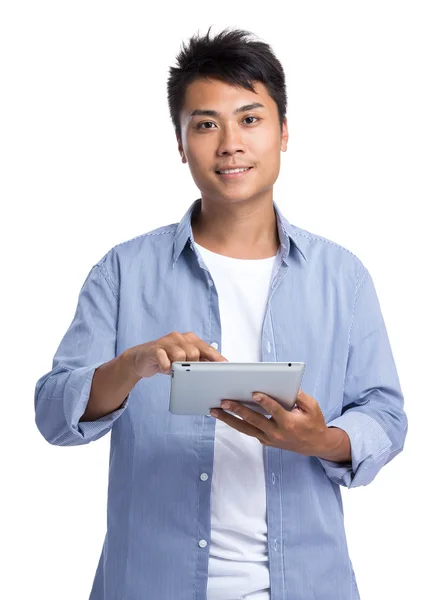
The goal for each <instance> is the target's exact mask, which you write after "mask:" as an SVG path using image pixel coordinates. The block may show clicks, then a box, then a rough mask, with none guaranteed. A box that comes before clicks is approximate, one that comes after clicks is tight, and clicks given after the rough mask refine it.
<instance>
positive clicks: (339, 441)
mask: <svg viewBox="0 0 443 600" xmlns="http://www.w3.org/2000/svg"><path fill="white" fill-rule="evenodd" d="M317 456H318V458H324V459H325V460H330V461H332V462H338V463H350V462H352V454H351V440H350V439H349V435H348V434H347V433H346V431H344V430H343V429H340V428H339V427H328V428H327V430H326V432H325V436H324V440H323V448H322V449H321V451H320V452H319V453H318V454H317Z"/></svg>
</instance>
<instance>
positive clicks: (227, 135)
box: [217, 124, 245, 156]
mask: <svg viewBox="0 0 443 600" xmlns="http://www.w3.org/2000/svg"><path fill="white" fill-rule="evenodd" d="M244 151H245V145H244V142H243V139H242V133H241V131H240V129H239V127H238V125H237V124H233V125H227V126H226V127H224V128H223V130H222V133H221V137H220V144H219V147H218V151H217V153H218V155H219V156H223V155H226V154H229V155H231V154H235V153H237V152H241V153H244Z"/></svg>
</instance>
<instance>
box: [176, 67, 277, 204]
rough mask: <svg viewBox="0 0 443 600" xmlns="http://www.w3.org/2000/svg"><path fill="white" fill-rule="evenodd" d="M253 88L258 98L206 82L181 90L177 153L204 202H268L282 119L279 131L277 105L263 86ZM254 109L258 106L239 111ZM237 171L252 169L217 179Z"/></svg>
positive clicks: (275, 165) (254, 95) (201, 80)
mask: <svg viewBox="0 0 443 600" xmlns="http://www.w3.org/2000/svg"><path fill="white" fill-rule="evenodd" d="M254 88H255V90H256V92H257V93H254V92H251V91H249V90H246V89H244V88H236V87H233V86H231V85H229V84H227V83H225V82H224V81H220V80H217V79H212V78H211V79H210V80H209V81H207V80H204V79H198V80H196V81H194V82H193V83H191V84H190V85H189V86H188V88H187V90H186V96H185V104H184V107H183V110H182V112H181V118H180V123H181V132H182V143H180V140H178V139H177V141H178V149H179V152H180V154H181V156H182V160H183V162H187V163H188V164H189V169H190V171H191V175H192V178H193V179H194V182H195V184H196V185H197V187H198V188H199V190H200V191H201V194H202V200H204V201H205V200H209V201H211V202H217V203H227V202H229V203H236V202H247V201H251V200H255V199H259V200H260V199H261V200H264V199H266V198H268V199H270V200H272V188H273V185H274V183H275V181H276V180H277V177H278V174H279V172H280V152H281V151H283V152H285V151H286V148H287V143H288V129H287V119H286V118H285V120H284V122H283V131H281V129H280V121H279V117H278V109H277V104H276V103H275V102H274V100H273V99H272V98H271V97H270V96H269V94H268V92H267V90H266V88H265V86H264V85H263V84H262V83H260V82H254ZM257 103H259V104H261V105H262V106H256V107H255V108H252V107H251V108H249V109H244V108H243V107H245V105H252V104H257ZM240 108H242V110H241V111H239V109H240ZM237 111H238V112H237ZM192 113H194V114H192ZM237 165H239V166H247V167H251V168H250V169H249V170H248V171H246V172H245V173H243V174H240V175H234V176H230V177H229V176H223V175H220V174H218V173H217V171H218V170H222V169H223V170H224V169H228V168H232V167H236V166H237Z"/></svg>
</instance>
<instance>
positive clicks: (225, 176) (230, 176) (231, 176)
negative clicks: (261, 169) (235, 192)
mask: <svg viewBox="0 0 443 600" xmlns="http://www.w3.org/2000/svg"><path fill="white" fill-rule="evenodd" d="M252 168H253V167H248V168H247V169H245V170H244V171H239V172H237V173H221V172H220V171H216V173H217V175H218V176H219V177H222V178H223V179H237V178H239V177H242V176H243V175H246V174H247V173H249V171H250V170H251V169H252Z"/></svg>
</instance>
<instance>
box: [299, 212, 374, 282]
mask: <svg viewBox="0 0 443 600" xmlns="http://www.w3.org/2000/svg"><path fill="white" fill-rule="evenodd" d="M289 227H290V233H291V234H292V235H293V237H294V238H295V240H296V244H297V246H298V247H299V249H300V250H301V252H302V253H303V255H304V256H305V258H306V264H307V265H309V268H310V269H315V270H318V271H321V272H322V273H324V274H329V276H330V277H331V278H335V277H336V276H341V277H342V276H346V277H347V278H348V280H353V281H354V282H355V283H356V284H359V283H360V282H361V281H362V280H363V278H365V277H366V276H367V274H368V271H367V269H366V267H365V265H364V264H363V262H362V260H361V259H360V258H359V257H358V256H357V255H356V254H355V253H354V252H352V251H351V250H350V249H349V248H347V247H345V246H343V245H341V244H339V243H337V242H336V241H334V240H331V239H329V238H327V237H324V236H322V235H319V234H317V233H313V232H312V231H308V230H307V229H302V228H301V227H298V226H296V225H293V224H289Z"/></svg>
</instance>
